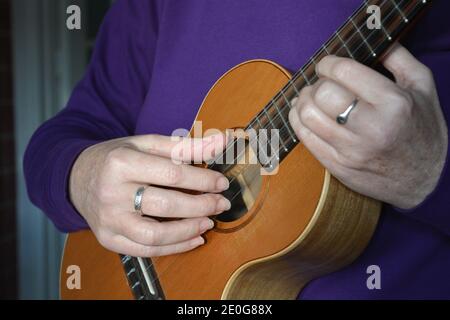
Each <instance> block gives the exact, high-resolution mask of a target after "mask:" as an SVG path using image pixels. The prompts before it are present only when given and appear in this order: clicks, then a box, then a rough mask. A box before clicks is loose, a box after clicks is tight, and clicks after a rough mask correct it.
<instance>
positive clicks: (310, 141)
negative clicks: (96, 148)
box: [289, 110, 338, 171]
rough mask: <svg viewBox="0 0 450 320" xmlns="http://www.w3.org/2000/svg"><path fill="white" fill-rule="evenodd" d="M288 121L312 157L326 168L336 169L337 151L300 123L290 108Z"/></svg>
mask: <svg viewBox="0 0 450 320" xmlns="http://www.w3.org/2000/svg"><path fill="white" fill-rule="evenodd" d="M289 121H290V122H291V124H292V126H293V128H295V133H296V134H297V136H298V138H299V139H300V141H301V142H302V143H303V144H304V145H305V147H306V148H307V149H308V150H309V151H310V152H311V153H312V154H313V155H314V157H315V158H316V159H317V160H318V161H319V162H320V163H322V165H323V166H324V167H326V168H327V169H328V170H330V171H331V170H334V171H337V163H336V161H335V160H336V159H338V152H337V151H336V149H335V148H334V147H333V146H331V145H330V144H328V143H327V142H325V141H324V140H323V139H321V138H320V137H319V136H317V135H316V134H315V133H314V132H312V131H311V130H309V129H308V128H307V127H305V126H304V125H303V124H302V123H301V120H300V118H299V117H298V115H297V114H296V113H295V112H293V111H292V110H291V111H290V113H289Z"/></svg>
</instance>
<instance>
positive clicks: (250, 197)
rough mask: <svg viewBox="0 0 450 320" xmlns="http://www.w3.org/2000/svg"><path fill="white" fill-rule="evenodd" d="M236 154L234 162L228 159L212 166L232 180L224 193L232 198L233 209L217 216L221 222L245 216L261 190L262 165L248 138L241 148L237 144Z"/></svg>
mask: <svg viewBox="0 0 450 320" xmlns="http://www.w3.org/2000/svg"><path fill="white" fill-rule="evenodd" d="M239 149H241V150H239ZM234 155H236V159H235V161H234V163H231V164H230V163H229V161H226V163H228V164H220V165H219V164H214V165H212V166H211V167H210V169H212V170H217V171H220V172H222V173H223V174H224V175H225V176H226V177H227V178H228V180H229V181H230V188H229V189H228V190H226V191H225V192H223V193H222V194H223V196H224V197H225V198H227V199H228V200H230V202H231V209H230V210H228V211H225V212H223V213H221V214H219V215H217V216H216V217H215V219H216V220H217V221H220V222H232V221H235V220H238V219H239V218H241V217H243V216H244V215H245V214H246V213H247V212H249V210H250V209H251V208H252V207H253V205H254V204H255V201H256V199H257V197H258V194H259V192H260V191H261V185H262V177H261V166H260V165H259V164H257V163H256V164H255V162H256V156H255V154H254V152H253V150H252V148H250V147H249V145H248V142H247V141H246V140H243V141H242V144H241V148H239V147H238V146H236V150H234ZM238 155H239V156H238ZM231 159H234V157H233V158H231Z"/></svg>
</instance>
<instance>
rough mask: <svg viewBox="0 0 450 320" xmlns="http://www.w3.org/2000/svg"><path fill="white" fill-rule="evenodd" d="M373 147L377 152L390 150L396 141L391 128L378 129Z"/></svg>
mask: <svg viewBox="0 0 450 320" xmlns="http://www.w3.org/2000/svg"><path fill="white" fill-rule="evenodd" d="M374 137H375V147H376V149H377V150H379V151H387V150H390V149H391V148H392V147H393V145H394V143H395V140H396V133H395V130H394V129H393V127H392V126H384V127H383V128H381V127H380V129H379V130H378V132H377V133H376V134H375V136H374Z"/></svg>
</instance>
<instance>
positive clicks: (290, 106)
mask: <svg viewBox="0 0 450 320" xmlns="http://www.w3.org/2000/svg"><path fill="white" fill-rule="evenodd" d="M281 95H282V96H283V98H284V100H285V101H286V104H287V106H288V107H289V109H292V105H291V103H290V102H289V100H288V98H287V97H286V95H285V94H284V92H283V91H281ZM272 101H273V100H272ZM272 103H273V104H274V105H275V109H276V110H277V113H278V115H279V117H280V118H281V121H283V125H284V126H285V127H286V128H287V130H288V132H289V135H290V136H291V139H292V141H293V142H294V143H296V142H297V138H296V135H295V134H294V133H293V132H292V130H291V126H290V125H289V124H288V123H287V121H286V119H285V118H284V116H283V114H282V113H281V110H280V108H279V107H278V104H276V103H275V101H273V102H272Z"/></svg>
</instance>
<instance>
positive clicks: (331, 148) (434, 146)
mask: <svg viewBox="0 0 450 320" xmlns="http://www.w3.org/2000/svg"><path fill="white" fill-rule="evenodd" d="M383 64H384V66H385V67H386V68H387V69H388V70H389V71H390V72H391V73H392V74H393V75H394V77H395V79H396V82H395V83H394V82H393V81H391V80H390V79H388V78H386V77H384V76H383V75H381V74H379V73H377V72H376V71H374V70H372V69H370V68H368V67H366V66H364V65H362V64H360V63H358V62H356V61H353V60H350V59H346V58H339V57H335V56H328V57H325V58H323V59H322V60H321V61H320V63H318V64H317V68H316V72H317V74H318V76H319V80H318V81H317V82H316V83H315V84H314V85H312V86H308V87H305V88H304V89H303V90H302V91H301V93H300V96H299V97H298V98H297V101H296V102H294V107H293V108H292V110H291V112H290V114H289V120H290V122H291V125H292V127H293V128H294V129H295V132H296V134H297V135H298V137H299V139H300V140H301V141H302V142H303V143H304V144H305V146H306V147H307V148H308V149H309V150H310V151H311V152H312V153H313V154H314V156H315V157H316V158H317V159H318V160H319V161H320V162H321V163H322V164H323V165H324V166H325V167H326V168H327V169H328V170H329V171H330V172H331V173H332V174H333V175H334V176H335V177H336V178H338V179H339V180H340V181H342V182H343V183H344V184H345V185H347V186H348V187H349V188H351V189H353V190H355V191H357V192H359V193H362V194H364V195H367V196H370V197H372V198H375V199H378V200H381V201H384V202H386V203H389V204H392V205H394V206H396V207H399V208H403V209H410V208H413V207H415V206H417V205H418V204H420V203H421V202H422V201H423V200H424V199H425V198H426V197H427V195H429V194H430V193H431V192H432V191H433V190H434V188H435V187H436V184H437V182H438V180H439V177H440V175H441V172H442V169H443V166H444V162H445V157H446V154H447V147H448V135H447V127H446V123H445V119H444V117H443V114H442V110H441V107H440V103H439V98H438V95H437V91H436V87H435V83H434V80H433V76H432V73H431V71H430V70H429V69H428V68H427V67H426V66H424V65H423V64H421V63H420V62H419V61H418V60H416V59H415V58H414V57H413V56H412V55H411V54H410V53H409V52H408V51H407V50H406V49H405V48H404V47H402V46H401V45H397V46H396V47H395V48H393V50H392V51H391V52H390V53H389V54H388V55H387V56H386V58H385V59H384V60H383ZM356 97H358V99H359V103H358V105H357V106H356V108H355V109H354V110H353V111H352V113H351V114H350V116H349V119H348V122H347V123H346V124H345V125H339V124H337V122H336V117H337V115H338V114H340V113H342V112H343V111H345V110H346V109H347V107H348V106H349V105H350V104H351V103H352V101H353V100H354V99H355V98H356Z"/></svg>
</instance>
